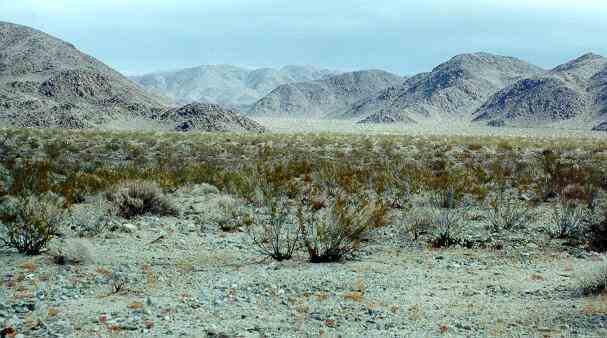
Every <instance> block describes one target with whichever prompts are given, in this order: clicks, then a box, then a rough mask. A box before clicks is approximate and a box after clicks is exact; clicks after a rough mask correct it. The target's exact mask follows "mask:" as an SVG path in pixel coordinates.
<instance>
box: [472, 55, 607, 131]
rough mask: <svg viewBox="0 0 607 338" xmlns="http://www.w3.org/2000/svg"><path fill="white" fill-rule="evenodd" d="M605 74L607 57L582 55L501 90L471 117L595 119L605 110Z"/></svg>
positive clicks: (516, 121) (515, 121)
mask: <svg viewBox="0 0 607 338" xmlns="http://www.w3.org/2000/svg"><path fill="white" fill-rule="evenodd" d="M606 74H607V58H604V57H602V56H599V55H596V54H585V55H583V56H581V57H579V58H577V59H575V60H572V61H570V62H568V63H566V64H563V65H561V66H558V67H556V68H554V69H552V70H551V71H549V72H547V73H546V74H543V75H540V76H535V77H531V78H527V79H522V80H520V81H518V82H516V83H514V84H512V85H510V86H508V87H506V88H504V89H502V90H500V91H499V92H497V93H496V94H495V95H493V96H492V97H491V98H490V99H489V100H488V101H487V102H486V103H485V104H484V105H483V106H482V107H480V108H479V110H478V111H477V112H476V113H475V119H474V120H475V121H485V122H486V121H490V122H491V123H496V122H500V123H501V124H506V123H507V124H521V123H526V122H528V121H534V122H537V123H547V122H553V121H562V120H571V119H574V120H577V121H586V122H587V121H592V120H596V119H597V118H599V116H600V115H601V114H604V113H605V112H606V111H607V95H606V94H605V93H606V92H607V91H606V89H607V76H606ZM501 121H503V122H501Z"/></svg>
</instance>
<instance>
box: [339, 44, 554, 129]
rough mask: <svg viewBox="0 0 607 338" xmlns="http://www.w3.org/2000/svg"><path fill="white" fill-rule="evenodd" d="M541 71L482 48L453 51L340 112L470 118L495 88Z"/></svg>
mask: <svg viewBox="0 0 607 338" xmlns="http://www.w3.org/2000/svg"><path fill="white" fill-rule="evenodd" d="M542 72H543V71H542V69H540V68H538V67H536V66H533V65H531V64H529V63H527V62H525V61H522V60H519V59H516V58H512V57H504V56H498V55H492V54H488V53H475V54H463V55H458V56H456V57H454V58H452V59H451V60H449V61H447V62H445V63H443V64H441V65H439V66H437V67H436V68H434V69H433V70H432V71H431V72H429V73H422V74H419V75H416V76H414V77H411V78H410V79H408V80H407V81H406V82H405V83H404V84H402V85H400V86H396V87H393V88H388V89H386V90H384V91H382V92H380V93H378V94H376V95H374V96H370V97H367V98H364V99H362V100H361V101H359V102H357V103H355V104H354V105H352V107H351V108H350V109H349V110H347V111H345V112H344V113H343V114H342V115H341V117H343V118H360V119H364V118H366V117H369V116H371V115H373V114H375V113H379V114H382V115H384V116H385V115H386V113H390V114H392V115H393V116H392V118H391V119H390V120H403V119H409V118H410V119H413V120H420V119H471V117H472V113H474V112H475V111H476V109H477V108H478V107H480V106H481V105H482V104H483V103H484V102H485V101H486V100H487V99H488V98H489V97H490V96H491V95H493V94H494V93H495V92H497V91H498V90H500V89H502V88H503V87H505V86H507V85H510V84H512V83H514V82H515V81H516V80H518V79H521V78H525V77H529V76H531V75H535V74H540V73H542ZM399 115H402V116H399ZM373 119H374V118H373V117H371V120H373Z"/></svg>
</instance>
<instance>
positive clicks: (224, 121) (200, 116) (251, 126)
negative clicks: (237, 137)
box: [157, 103, 265, 132]
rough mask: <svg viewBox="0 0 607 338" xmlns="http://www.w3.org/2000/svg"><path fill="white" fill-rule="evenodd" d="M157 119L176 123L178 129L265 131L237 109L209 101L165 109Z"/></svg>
mask: <svg viewBox="0 0 607 338" xmlns="http://www.w3.org/2000/svg"><path fill="white" fill-rule="evenodd" d="M157 119H158V120H159V121H164V122H168V121H170V122H172V123H174V125H175V130H176V131H192V130H197V131H233V132H241V131H255V132H264V131H265V128H263V127H262V126H261V125H259V124H258V123H257V122H254V121H252V120H250V119H248V118H246V117H244V116H241V115H240V114H239V113H237V112H235V111H232V110H229V109H224V108H222V107H221V106H219V105H216V104H208V103H191V104H188V105H185V106H183V107H181V108H173V109H170V110H167V111H164V112H163V113H162V114H160V115H159V116H157Z"/></svg>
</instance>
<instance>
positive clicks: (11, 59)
mask: <svg viewBox="0 0 607 338" xmlns="http://www.w3.org/2000/svg"><path fill="white" fill-rule="evenodd" d="M213 110H218V109H216V108H213ZM167 111H171V110H169V107H168V106H167V105H166V103H165V102H164V101H163V100H162V99H160V98H158V97H156V96H154V95H151V94H148V93H146V92H145V91H143V90H142V89H141V88H140V87H139V86H137V85H136V84H135V83H133V82H132V81H131V80H129V79H128V78H126V77H124V76H123V75H121V74H120V73H118V72H116V71H115V70H113V69H111V68H110V67H108V66H106V65H105V64H103V63H101V62H100V61H98V60H96V59H95V58H93V57H91V56H88V55H86V54H84V53H82V52H80V51H78V50H77V49H76V47H74V45H72V44H70V43H68V42H65V41H62V40H60V39H57V38H55V37H53V36H50V35H48V34H46V33H43V32H41V31H38V30H35V29H33V28H29V27H25V26H21V25H16V24H12V23H6V22H0V125H3V126H15V127H39V128H44V127H57V128H100V127H107V126H109V125H111V124H116V121H128V120H132V121H133V122H134V124H135V125H138V123H137V121H141V120H142V119H143V120H152V119H155V120H156V121H155V122H158V123H157V124H159V125H158V127H159V128H160V129H165V128H163V127H165V126H164V124H166V123H173V122H175V121H174V119H171V118H168V117H167V116H172V115H171V114H170V113H166V112H167ZM204 112H205V113H206V114H211V112H209V111H208V110H207V111H204ZM222 114H223V115H226V116H228V117H226V118H224V119H223V120H225V121H226V122H225V125H222V124H220V123H215V122H214V120H213V119H210V120H208V123H209V126H207V127H204V126H203V125H202V122H200V121H203V120H204V119H202V118H200V119H199V120H200V121H198V122H197V123H196V129H201V130H215V129H214V127H217V131H222V130H226V129H229V128H227V127H226V126H227V125H228V124H229V123H228V122H230V121H231V123H233V124H234V127H235V129H243V128H244V129H247V128H248V127H251V130H254V131H258V130H259V128H258V125H257V124H256V123H255V122H253V121H250V120H248V119H246V118H242V117H240V119H237V118H235V117H233V116H232V115H234V114H235V113H234V112H229V113H228V112H222ZM222 114H219V113H217V114H215V115H217V116H219V115H222ZM211 115H212V114H211ZM217 116H216V118H215V120H217V121H221V120H222V118H219V117H217ZM158 117H161V118H160V119H159V118H158ZM163 117H167V118H166V119H165V120H163V119H162V118H163ZM245 120H246V121H245ZM205 121H206V120H205ZM118 124H120V123H118Z"/></svg>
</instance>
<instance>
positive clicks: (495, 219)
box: [487, 189, 532, 232]
mask: <svg viewBox="0 0 607 338" xmlns="http://www.w3.org/2000/svg"><path fill="white" fill-rule="evenodd" d="M531 219H532V213H531V208H530V207H529V205H528V204H527V202H525V201H521V200H518V199H516V198H515V197H514V196H513V194H512V193H506V192H505V190H504V189H500V190H499V191H498V192H497V195H496V197H495V198H494V199H493V200H492V201H491V204H490V209H489V214H488V216H487V228H488V229H489V230H491V231H493V232H499V231H502V230H514V229H523V228H525V226H526V225H527V223H528V222H529V221H530V220H531Z"/></svg>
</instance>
